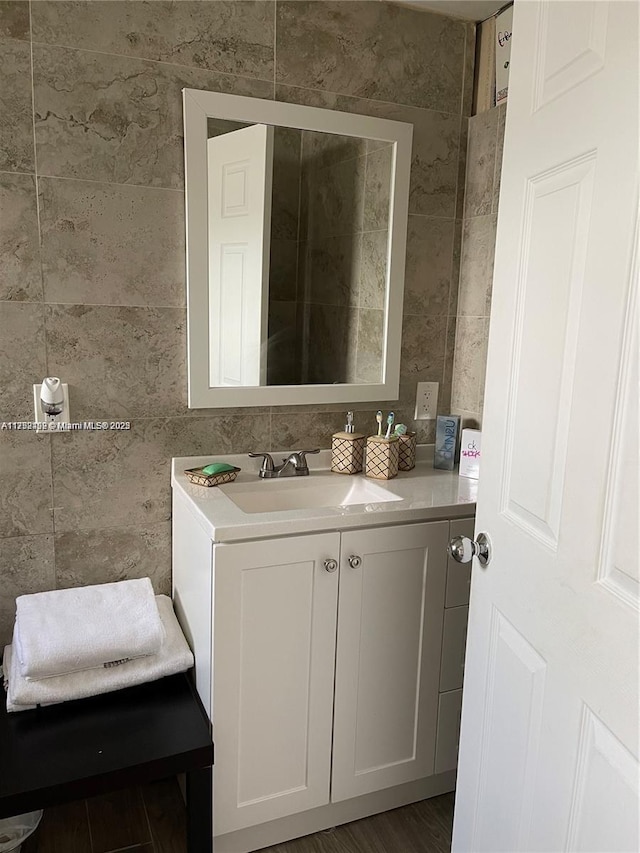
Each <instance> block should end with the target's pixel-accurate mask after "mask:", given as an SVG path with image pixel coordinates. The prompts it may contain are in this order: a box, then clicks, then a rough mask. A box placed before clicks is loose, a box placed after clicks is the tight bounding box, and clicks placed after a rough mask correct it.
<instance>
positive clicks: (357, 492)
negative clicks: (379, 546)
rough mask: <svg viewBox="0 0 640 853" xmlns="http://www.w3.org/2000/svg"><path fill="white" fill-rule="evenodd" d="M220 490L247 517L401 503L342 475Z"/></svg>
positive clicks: (366, 483) (380, 489)
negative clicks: (294, 511) (292, 511)
mask: <svg viewBox="0 0 640 853" xmlns="http://www.w3.org/2000/svg"><path fill="white" fill-rule="evenodd" d="M334 477H335V479H334ZM219 488H220V491H221V492H223V493H224V494H225V495H226V496H227V497H228V498H229V500H231V501H233V503H234V504H235V505H236V506H237V507H238V509H241V510H242V511H243V512H247V513H261V512H280V511H282V510H294V509H317V508H320V507H345V506H352V505H354V504H379V503H387V502H389V501H401V500H402V498H401V497H400V496H399V495H396V494H394V493H393V492H391V491H389V490H387V489H385V488H383V487H382V486H379V485H377V484H376V483H372V482H370V481H365V480H364V479H363V478H361V477H345V476H343V475H340V474H337V475H330V476H328V477H327V476H317V475H316V476H310V477H293V478H290V479H286V480H285V479H283V480H257V481H255V482H251V483H230V484H229V485H228V486H220V487H219Z"/></svg>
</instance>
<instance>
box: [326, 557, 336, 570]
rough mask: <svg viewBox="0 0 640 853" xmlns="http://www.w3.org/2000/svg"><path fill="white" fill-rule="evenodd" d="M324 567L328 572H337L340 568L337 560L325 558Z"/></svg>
mask: <svg viewBox="0 0 640 853" xmlns="http://www.w3.org/2000/svg"><path fill="white" fill-rule="evenodd" d="M324 567H325V569H326V570H327V571H328V572H335V570H336V569H337V568H338V563H337V561H336V560H325V561H324Z"/></svg>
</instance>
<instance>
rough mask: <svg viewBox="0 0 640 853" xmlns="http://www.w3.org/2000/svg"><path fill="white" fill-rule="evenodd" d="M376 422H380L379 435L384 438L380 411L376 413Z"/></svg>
mask: <svg viewBox="0 0 640 853" xmlns="http://www.w3.org/2000/svg"><path fill="white" fill-rule="evenodd" d="M376 420H377V421H378V435H379V436H380V438H382V412H381V411H380V409H378V411H377V412H376Z"/></svg>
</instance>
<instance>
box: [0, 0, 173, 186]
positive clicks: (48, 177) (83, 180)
mask: <svg viewBox="0 0 640 853" xmlns="http://www.w3.org/2000/svg"><path fill="white" fill-rule="evenodd" d="M30 2H31V0H30ZM3 174H8V175H15V174H24V175H29V174H31V172H6V173H3ZM39 177H41V178H45V179H46V180H47V181H76V182H77V183H86V184H101V185H103V186H107V187H131V188H132V189H138V190H158V191H160V192H172V193H181V194H182V195H184V187H164V186H160V185H154V184H136V183H132V182H130V183H123V182H122V181H99V180H97V179H96V178H78V177H75V176H74V175H45V174H43V173H42V172H41V173H40V176H39Z"/></svg>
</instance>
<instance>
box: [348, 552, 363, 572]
mask: <svg viewBox="0 0 640 853" xmlns="http://www.w3.org/2000/svg"><path fill="white" fill-rule="evenodd" d="M349 565H350V566H351V568H352V569H359V568H360V566H361V565H362V557H357V556H356V555H355V554H352V555H351V556H350V557H349Z"/></svg>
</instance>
